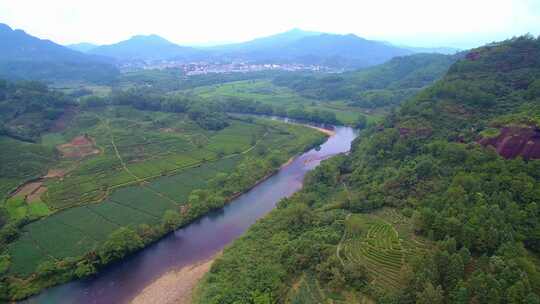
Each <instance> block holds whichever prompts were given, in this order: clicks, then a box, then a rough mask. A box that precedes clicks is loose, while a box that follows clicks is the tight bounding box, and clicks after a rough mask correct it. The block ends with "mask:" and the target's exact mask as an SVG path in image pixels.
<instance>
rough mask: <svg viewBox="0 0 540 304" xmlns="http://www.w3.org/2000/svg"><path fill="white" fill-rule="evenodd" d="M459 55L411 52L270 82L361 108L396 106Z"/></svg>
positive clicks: (432, 81)
mask: <svg viewBox="0 0 540 304" xmlns="http://www.w3.org/2000/svg"><path fill="white" fill-rule="evenodd" d="M462 56H463V54H457V55H442V54H414V55H409V56H403V57H395V58H393V59H391V60H390V61H388V62H386V63H383V64H380V65H377V66H374V67H370V68H366V69H361V70H357V71H353V72H346V73H342V74H336V75H329V76H328V75H327V76H322V77H321V76H319V77H316V76H304V77H299V76H296V75H283V76H280V77H277V78H276V79H275V80H274V83H275V84H277V85H282V86H287V87H289V88H291V89H294V90H295V91H297V92H299V93H300V94H302V95H304V96H306V97H311V98H318V99H328V100H332V99H346V100H349V103H351V104H352V105H355V106H360V107H363V108H377V107H382V106H390V105H397V104H399V103H400V102H401V101H403V100H405V99H406V98H408V97H411V96H413V95H414V94H416V93H417V92H418V91H419V90H420V89H422V88H424V87H426V86H429V85H431V84H433V83H434V82H435V81H436V80H438V79H440V78H441V77H443V76H444V74H445V73H446V72H447V71H448V68H449V67H450V65H452V64H453V63H454V62H456V60H458V59H459V58H460V57H462Z"/></svg>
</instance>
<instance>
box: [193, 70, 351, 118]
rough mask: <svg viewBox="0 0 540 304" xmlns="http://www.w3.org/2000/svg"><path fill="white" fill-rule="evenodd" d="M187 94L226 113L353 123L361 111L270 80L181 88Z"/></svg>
mask: <svg viewBox="0 0 540 304" xmlns="http://www.w3.org/2000/svg"><path fill="white" fill-rule="evenodd" d="M183 93H184V94H186V95H188V96H197V97H199V98H202V99H205V100H214V101H216V100H217V101H219V102H220V103H221V104H223V105H224V107H225V109H226V110H227V111H229V112H236V113H250V114H263V115H277V116H287V117H290V118H294V119H298V120H304V121H312V122H316V123H328V124H335V123H341V124H354V123H355V122H356V121H357V120H358V119H359V117H360V116H362V112H361V111H360V110H359V109H358V108H353V107H348V106H346V105H343V104H342V103H340V102H337V101H336V102H333V103H329V102H322V101H320V100H316V99H312V98H311V99H310V98H306V97H302V96H300V95H299V94H297V93H296V92H294V91H293V90H291V89H289V88H286V87H283V86H276V85H274V84H273V83H272V82H271V81H270V80H267V79H259V80H245V81H237V82H229V83H223V84H216V85H212V86H202V87H197V88H195V89H192V90H187V91H183Z"/></svg>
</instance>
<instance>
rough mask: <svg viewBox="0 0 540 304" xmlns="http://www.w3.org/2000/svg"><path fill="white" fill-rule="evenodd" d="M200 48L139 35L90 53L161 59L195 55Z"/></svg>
mask: <svg viewBox="0 0 540 304" xmlns="http://www.w3.org/2000/svg"><path fill="white" fill-rule="evenodd" d="M198 52H200V51H198V50H195V49H193V48H190V47H182V46H179V45H176V44H174V43H172V42H170V41H168V40H167V39H165V38H163V37H160V36H158V35H146V36H145V35H137V36H133V37H131V38H130V39H128V40H124V41H120V42H118V43H115V44H110V45H102V46H99V47H96V48H93V49H91V50H89V53H90V54H96V55H101V56H107V57H111V58H115V59H117V60H159V59H172V58H177V59H181V58H187V57H191V56H195V55H196V54H197V53H198Z"/></svg>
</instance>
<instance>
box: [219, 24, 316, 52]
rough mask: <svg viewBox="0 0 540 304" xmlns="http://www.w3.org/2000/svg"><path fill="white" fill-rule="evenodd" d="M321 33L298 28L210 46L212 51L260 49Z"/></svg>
mask: <svg viewBox="0 0 540 304" xmlns="http://www.w3.org/2000/svg"><path fill="white" fill-rule="evenodd" d="M320 34H322V33H319V32H310V31H304V30H301V29H298V28H295V29H292V30H289V31H286V32H283V33H279V34H275V35H271V36H266V37H261V38H256V39H253V40H249V41H246V42H240V43H232V44H225V45H219V46H214V47H212V50H214V51H240V52H249V51H255V50H261V49H264V48H276V47H281V46H284V45H287V44H289V43H292V42H295V41H298V40H300V39H302V38H305V37H309V36H316V35H320Z"/></svg>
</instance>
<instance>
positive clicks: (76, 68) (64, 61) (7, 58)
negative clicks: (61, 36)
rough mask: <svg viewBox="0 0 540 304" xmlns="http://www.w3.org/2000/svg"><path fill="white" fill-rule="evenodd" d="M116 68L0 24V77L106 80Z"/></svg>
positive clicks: (116, 72)
mask: <svg viewBox="0 0 540 304" xmlns="http://www.w3.org/2000/svg"><path fill="white" fill-rule="evenodd" d="M117 74H118V71H117V69H116V68H115V67H113V66H112V65H110V64H109V63H107V62H106V60H105V59H104V58H100V57H95V56H90V55H86V54H83V53H80V52H77V51H74V50H71V49H68V48H66V47H63V46H61V45H59V44H56V43H54V42H52V41H50V40H43V39H39V38H36V37H34V36H31V35H29V34H27V33H25V32H24V31H22V30H13V29H11V28H10V27H9V26H7V25H5V24H2V23H0V77H2V78H10V79H32V80H48V81H51V80H71V81H72V80H86V81H92V82H109V81H111V80H112V79H114V77H116V76H117Z"/></svg>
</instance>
